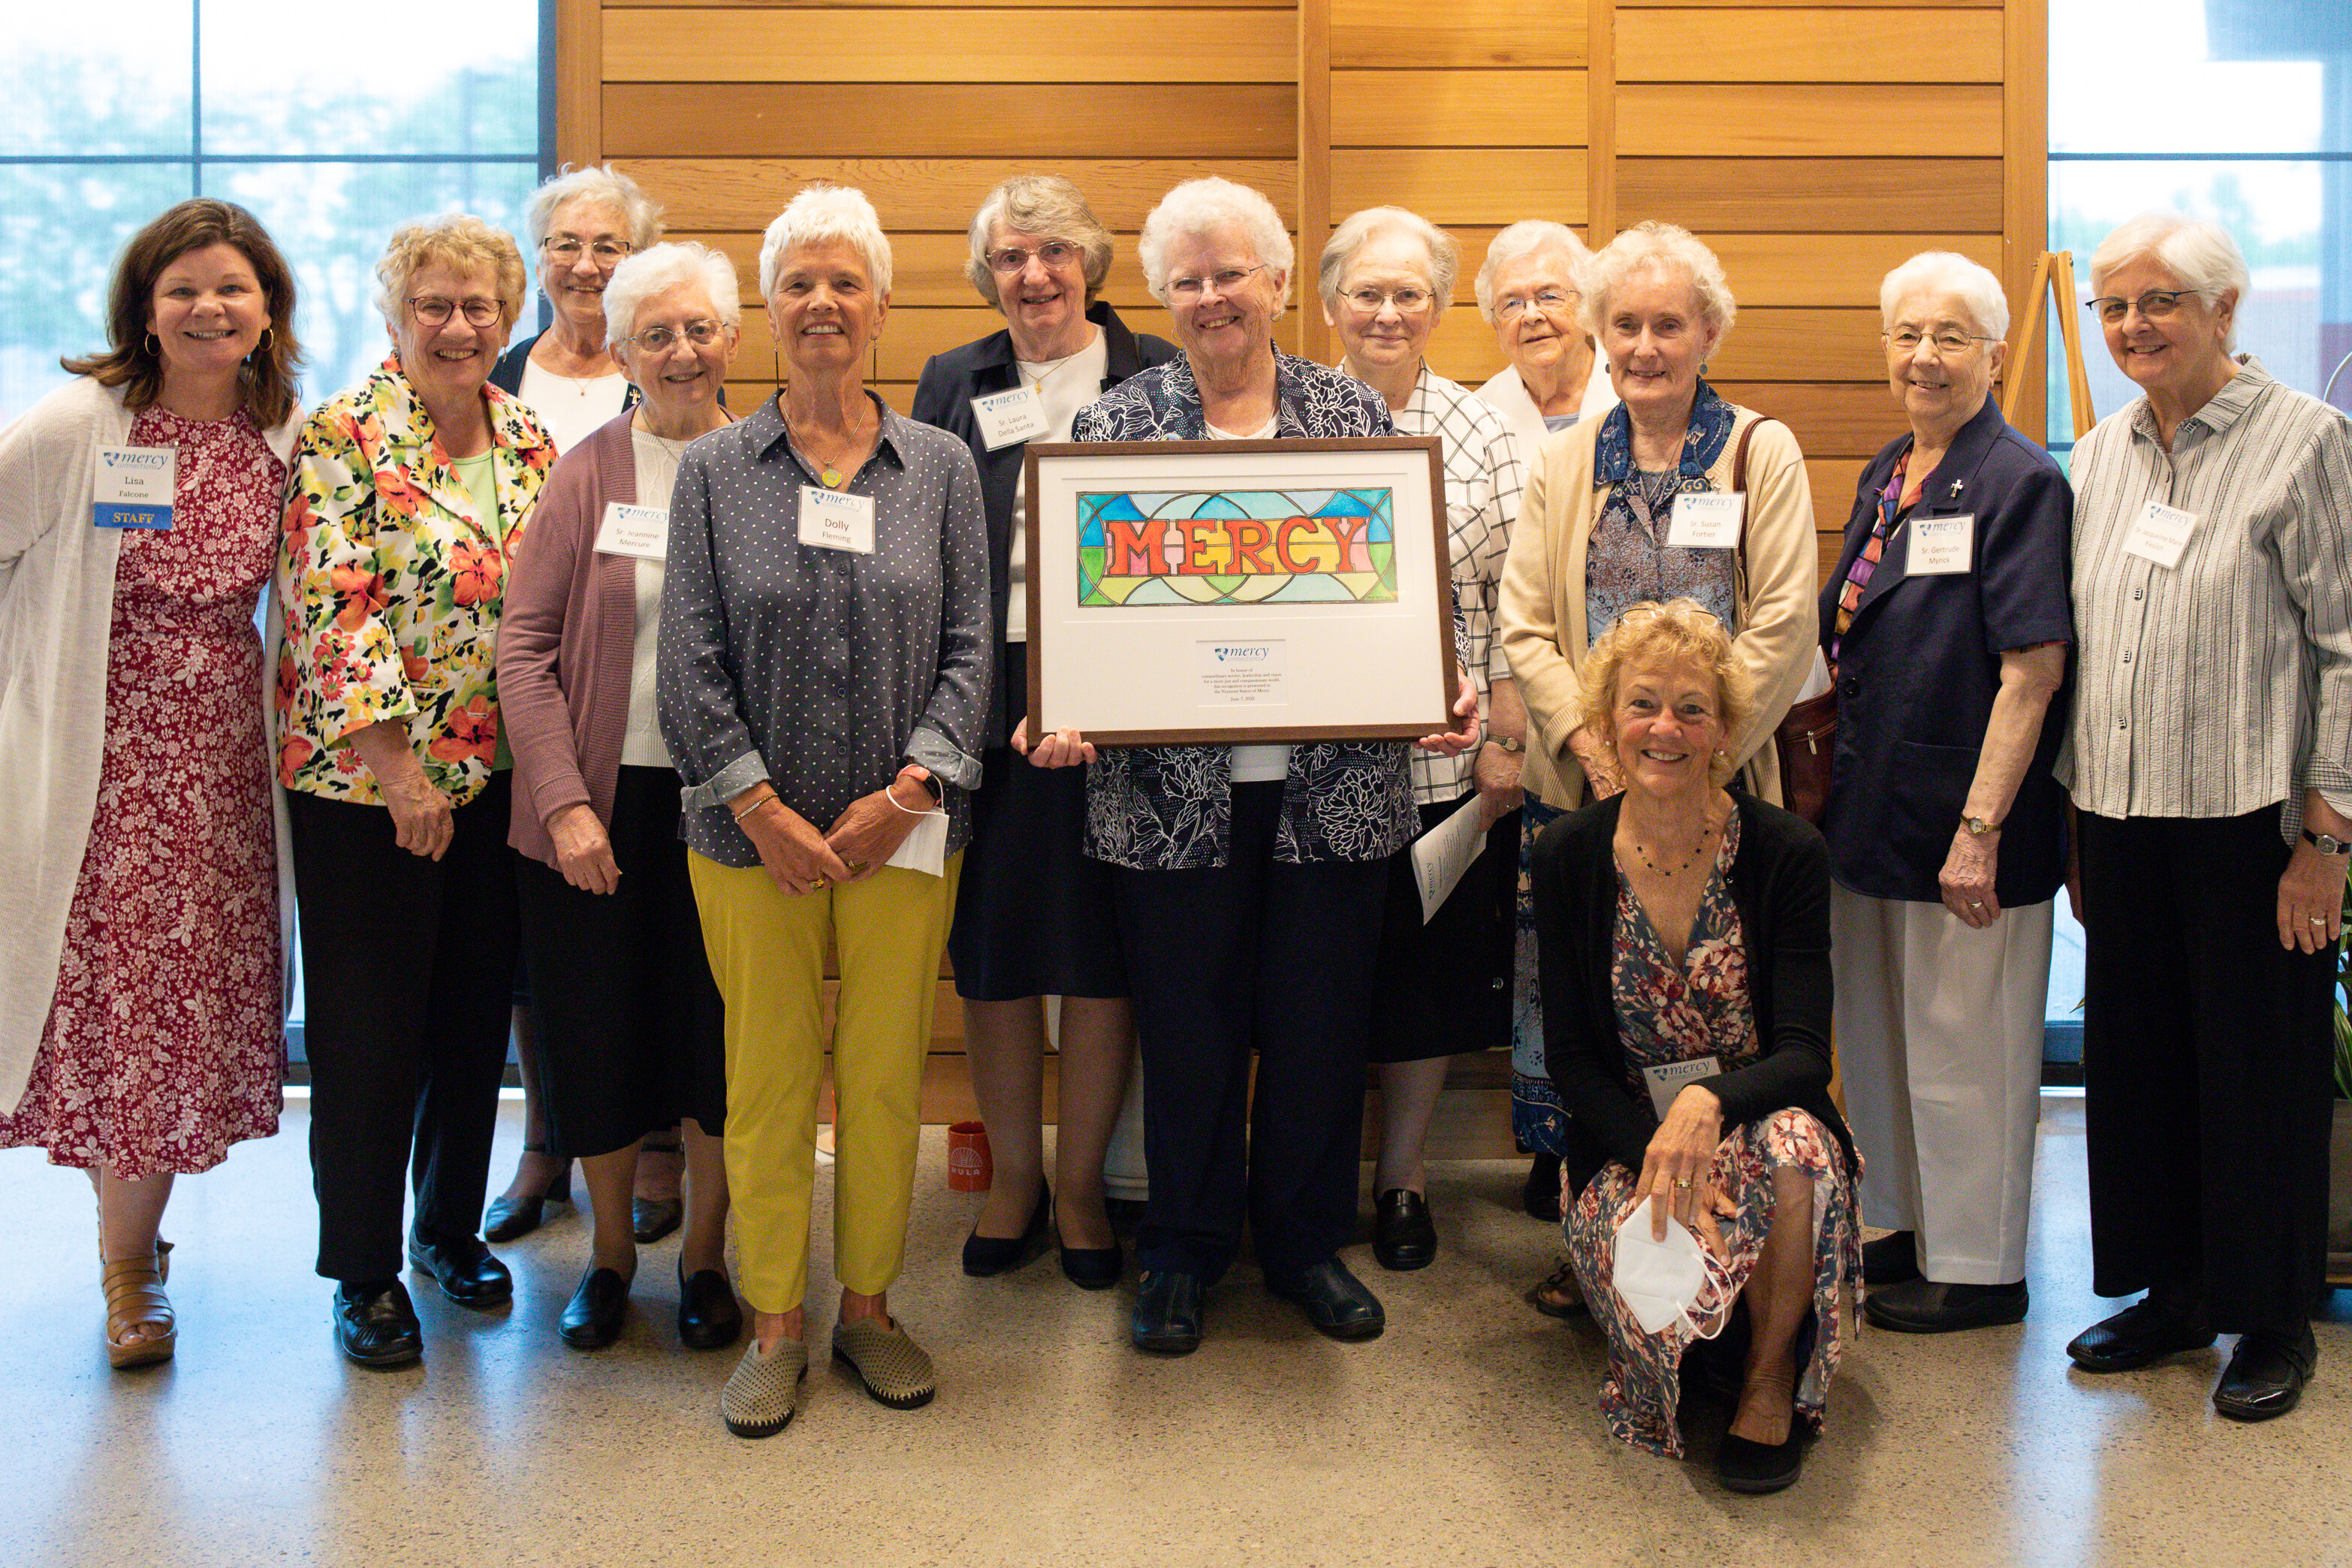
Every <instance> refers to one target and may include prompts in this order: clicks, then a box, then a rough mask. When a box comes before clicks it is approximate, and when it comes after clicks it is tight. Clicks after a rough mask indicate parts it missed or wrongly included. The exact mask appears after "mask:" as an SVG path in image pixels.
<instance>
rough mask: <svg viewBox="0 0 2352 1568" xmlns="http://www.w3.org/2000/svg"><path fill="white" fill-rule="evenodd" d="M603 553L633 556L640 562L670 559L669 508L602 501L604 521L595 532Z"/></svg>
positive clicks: (598, 548) (600, 552)
mask: <svg viewBox="0 0 2352 1568" xmlns="http://www.w3.org/2000/svg"><path fill="white" fill-rule="evenodd" d="M596 550H597V553H599V554H602V555H634V556H635V557H636V558H637V559H638V560H640V561H667V560H668V559H669V509H668V508H667V507H658V506H625V505H624V504H622V503H621V502H619V501H616V500H608V501H606V502H605V503H604V526H603V527H601V528H599V529H598V530H597V531H596Z"/></svg>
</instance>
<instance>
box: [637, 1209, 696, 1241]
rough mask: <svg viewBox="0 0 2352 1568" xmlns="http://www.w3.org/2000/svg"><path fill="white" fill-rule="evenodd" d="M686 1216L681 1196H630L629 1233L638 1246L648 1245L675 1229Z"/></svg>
mask: <svg viewBox="0 0 2352 1568" xmlns="http://www.w3.org/2000/svg"><path fill="white" fill-rule="evenodd" d="M685 1218H686V1201H685V1200H684V1199H683V1198H632V1199H630V1200H629V1234H630V1235H632V1236H634V1237H636V1238H637V1242H638V1244H639V1245H640V1246H650V1245H652V1244H653V1243H654V1242H656V1241H659V1240H660V1239H661V1238H662V1237H665V1236H667V1235H668V1234H669V1233H670V1232H671V1231H674V1230H676V1229H677V1227H678V1226H679V1224H680V1223H681V1222H682V1221H684V1220H685Z"/></svg>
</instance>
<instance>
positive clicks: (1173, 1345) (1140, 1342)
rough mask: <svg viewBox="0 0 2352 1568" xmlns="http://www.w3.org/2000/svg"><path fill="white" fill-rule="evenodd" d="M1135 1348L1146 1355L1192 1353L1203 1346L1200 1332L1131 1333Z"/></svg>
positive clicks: (1130, 1337)
mask: <svg viewBox="0 0 2352 1568" xmlns="http://www.w3.org/2000/svg"><path fill="white" fill-rule="evenodd" d="M1128 1337H1129V1339H1131V1340H1132V1341H1134V1342H1135V1348H1136V1349H1137V1350H1139V1351H1141V1352H1143V1353H1144V1354H1146V1355H1164V1356H1180V1355H1191V1354H1192V1352H1194V1351H1196V1350H1199V1349H1200V1348H1201V1336H1200V1335H1198V1334H1130V1335H1129V1336H1128Z"/></svg>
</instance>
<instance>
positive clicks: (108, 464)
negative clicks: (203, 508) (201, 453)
mask: <svg viewBox="0 0 2352 1568" xmlns="http://www.w3.org/2000/svg"><path fill="white" fill-rule="evenodd" d="M179 477H180V454H179V450H178V449H177V448H176V447H100V448H99V449H98V483H97V485H96V486H95V487H94V488H93V489H91V491H90V521H92V522H94V523H96V524H97V525H98V526H99V527H100V528H169V527H171V526H172V496H173V487H174V486H175V485H176V484H177V483H178V481H179Z"/></svg>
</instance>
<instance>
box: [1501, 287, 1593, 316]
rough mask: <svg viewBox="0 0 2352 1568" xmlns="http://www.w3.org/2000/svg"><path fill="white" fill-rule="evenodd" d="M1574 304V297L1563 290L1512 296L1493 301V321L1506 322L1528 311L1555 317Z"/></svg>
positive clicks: (1547, 290) (1548, 290)
mask: <svg viewBox="0 0 2352 1568" xmlns="http://www.w3.org/2000/svg"><path fill="white" fill-rule="evenodd" d="M1574 303H1576V296H1575V295H1573V294H1571V293H1570V292H1569V291H1568V290H1567V289H1544V290H1542V291H1541V292H1540V293H1537V294H1512V295H1509V296H1507V297H1506V298H1504V299H1501V300H1496V301H1495V319H1496V321H1512V320H1514V319H1516V318H1517V317H1519V316H1521V315H1524V314H1526V313H1527V312H1528V311H1529V310H1540V311H1542V312H1543V313H1544V314H1545V315H1547V316H1557V315H1559V313H1560V312H1561V311H1562V310H1567V309H1568V308H1569V307H1570V305H1573V304H1574Z"/></svg>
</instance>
